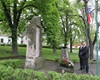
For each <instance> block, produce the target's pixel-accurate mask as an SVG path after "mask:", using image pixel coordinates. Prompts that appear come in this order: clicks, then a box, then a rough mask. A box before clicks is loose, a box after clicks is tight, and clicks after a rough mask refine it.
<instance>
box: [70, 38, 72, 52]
mask: <svg viewBox="0 0 100 80" xmlns="http://www.w3.org/2000/svg"><path fill="white" fill-rule="evenodd" d="M70 52H72V37H71V38H70Z"/></svg>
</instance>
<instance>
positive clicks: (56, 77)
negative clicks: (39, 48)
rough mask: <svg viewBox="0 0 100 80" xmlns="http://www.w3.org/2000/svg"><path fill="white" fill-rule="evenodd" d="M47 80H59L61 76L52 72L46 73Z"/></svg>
mask: <svg viewBox="0 0 100 80" xmlns="http://www.w3.org/2000/svg"><path fill="white" fill-rule="evenodd" d="M48 80H61V74H60V73H57V72H54V71H50V72H48Z"/></svg>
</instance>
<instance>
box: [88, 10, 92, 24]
mask: <svg viewBox="0 0 100 80" xmlns="http://www.w3.org/2000/svg"><path fill="white" fill-rule="evenodd" d="M87 21H88V23H89V24H90V22H91V15H90V8H87Z"/></svg>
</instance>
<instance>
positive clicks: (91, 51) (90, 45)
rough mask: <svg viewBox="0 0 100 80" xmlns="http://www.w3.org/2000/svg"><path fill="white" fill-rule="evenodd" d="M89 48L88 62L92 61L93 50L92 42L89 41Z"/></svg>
mask: <svg viewBox="0 0 100 80" xmlns="http://www.w3.org/2000/svg"><path fill="white" fill-rule="evenodd" d="M89 47H90V49H89V50H90V60H92V59H93V50H94V45H93V44H92V41H89Z"/></svg>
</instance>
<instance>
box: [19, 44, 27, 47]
mask: <svg viewBox="0 0 100 80" xmlns="http://www.w3.org/2000/svg"><path fill="white" fill-rule="evenodd" d="M26 46H27V45H26V44H18V47H26Z"/></svg>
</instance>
